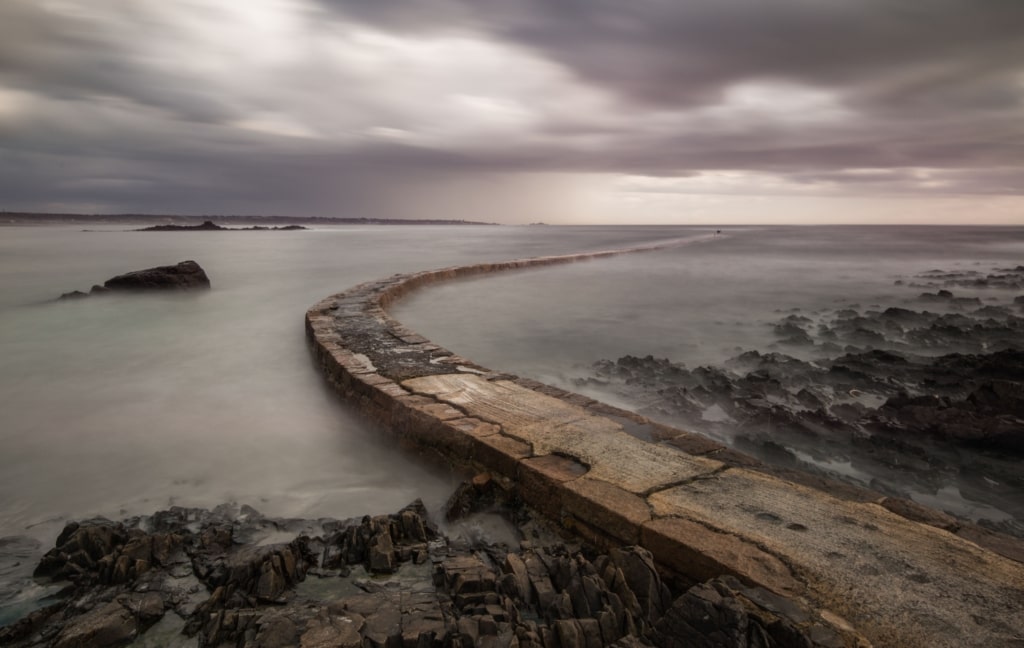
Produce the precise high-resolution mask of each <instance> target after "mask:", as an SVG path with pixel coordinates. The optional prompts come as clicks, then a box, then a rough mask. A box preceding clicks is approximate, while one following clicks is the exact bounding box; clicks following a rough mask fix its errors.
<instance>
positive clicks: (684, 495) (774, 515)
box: [650, 469, 1024, 646]
mask: <svg viewBox="0 0 1024 648" xmlns="http://www.w3.org/2000/svg"><path fill="white" fill-rule="evenodd" d="M650 501H651V503H652V505H653V507H654V511H655V514H656V515H659V516H676V517H678V518H680V519H682V518H688V519H692V520H698V521H700V523H701V524H703V525H707V526H708V527H709V528H712V529H716V530H718V531H719V532H720V533H722V534H724V535H728V536H733V537H735V538H739V539H744V540H745V541H746V542H748V543H751V544H752V545H756V546H757V547H760V548H763V549H764V550H765V551H768V552H771V555H773V556H775V557H777V558H778V559H779V560H782V561H784V562H785V563H787V564H791V565H795V566H799V570H800V578H801V579H802V580H805V582H806V583H807V586H808V588H809V589H810V591H811V593H812V596H813V599H814V600H815V601H816V602H817V603H818V604H819V605H822V606H823V607H824V608H826V609H833V610H836V611H837V612H839V613H840V614H842V615H844V616H846V617H848V618H850V619H852V620H856V619H858V618H861V619H863V618H864V613H865V611H866V610H877V611H878V612H877V613H876V615H877V616H876V617H875V618H876V621H875V623H877V624H878V626H877V627H874V628H870V631H872V632H874V633H876V634H875V639H874V640H875V641H878V642H879V643H888V644H890V645H914V642H917V641H918V640H919V639H920V638H921V637H930V638H929V640H928V641H929V642H930V643H931V645H945V646H958V645H960V646H962V645H971V644H972V643H974V644H975V645H977V642H979V641H982V643H986V644H988V645H997V644H999V643H1000V639H999V637H1000V636H1001V635H1002V633H1003V632H1004V631H1003V630H1002V628H1012V627H1015V626H1019V624H1020V621H1021V619H1020V616H1019V615H1018V614H1016V613H1015V612H1011V611H1010V608H1008V607H1007V605H1010V606H1011V607H1013V606H1016V605H1020V604H1022V603H1024V568H1022V566H1021V564H1020V563H1016V562H1014V561H1011V560H1008V559H1006V558H1003V557H1001V556H997V555H995V554H993V553H991V552H988V551H985V550H983V549H981V548H979V547H978V546H977V545H974V544H972V543H969V542H966V541H964V540H962V539H960V538H958V537H957V536H955V535H953V534H950V533H947V532H945V531H942V530H939V529H936V528H933V527H930V526H926V525H922V524H919V523H916V522H911V521H909V520H907V519H906V518H903V517H900V516H898V515H895V514H893V513H891V512H890V511H888V510H886V509H884V508H883V507H881V506H878V505H876V504H863V503H855V502H848V501H844V500H838V499H835V498H831V497H828V496H827V495H824V494H823V493H821V492H818V491H814V490H811V489H808V488H805V487H803V486H798V485H796V484H789V483H785V482H781V481H779V480H777V479H773V478H771V477H768V476H766V475H761V474H758V473H754V472H750V471H745V470H741V469H732V470H728V471H726V472H724V473H722V474H720V475H717V476H716V477H715V478H714V479H711V480H706V481H695V482H693V483H690V484H686V485H683V486H678V487H676V488H673V489H670V490H668V491H664V492H662V493H657V494H655V495H653V496H652V497H651V498H650ZM666 531H667V532H666V533H664V534H663V535H665V536H676V535H678V534H675V533H671V531H668V530H666ZM702 551H707V550H702ZM709 553H710V552H709ZM721 562H723V564H729V563H730V562H732V563H734V564H735V562H736V561H735V560H732V559H729V558H728V557H723V559H722V561H721ZM738 571H739V570H737V572H738ZM734 573H735V572H734ZM736 575H738V576H740V577H746V576H747V574H742V573H736ZM751 581H752V582H758V583H759V584H761V585H763V586H765V587H767V588H769V589H773V590H775V591H777V592H779V591H781V593H788V592H786V590H784V589H781V588H778V587H775V586H773V583H772V582H768V581H767V579H766V580H765V581H764V582H761V581H758V580H755V579H753V578H752V579H751ZM896 610H899V612H898V613H896V612H895V611H896ZM982 611H984V612H982ZM896 618H898V619H899V623H892V622H891V621H890V622H888V623H886V619H889V620H893V619H896ZM979 618H984V619H986V620H987V622H986V623H982V624H979V623H978V621H977V619H979ZM936 624H939V625H936ZM940 626H941V628H942V632H941V633H939V635H938V636H936V631H935V630H936V628H937V627H940ZM864 630H865V631H868V630H869V629H868V628H864ZM982 637H987V639H985V640H982ZM989 642H991V643H989Z"/></svg>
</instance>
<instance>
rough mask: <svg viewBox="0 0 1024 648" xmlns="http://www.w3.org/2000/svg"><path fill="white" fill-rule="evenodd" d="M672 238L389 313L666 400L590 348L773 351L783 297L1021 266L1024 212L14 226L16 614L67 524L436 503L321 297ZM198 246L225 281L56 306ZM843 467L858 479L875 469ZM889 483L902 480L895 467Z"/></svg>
mask: <svg viewBox="0 0 1024 648" xmlns="http://www.w3.org/2000/svg"><path fill="white" fill-rule="evenodd" d="M665 241H674V242H676V243H679V245H677V246H675V247H671V248H667V249H660V250H656V251H649V252H643V253H638V254H630V255H624V256H618V257H610V258H605V259H601V260H595V261H588V262H582V263H574V264H568V265H561V266H548V267H544V268H539V269H532V270H524V271H517V272H510V273H505V274H496V275H490V276H483V277H476V278H473V279H467V280H459V281H455V282H451V283H445V284H438V285H435V286H431V287H428V288H425V289H423V290H421V291H419V292H416V293H414V294H413V295H411V296H409V297H407V298H406V299H405V300H403V301H402V302H400V303H399V304H398V305H396V306H395V307H394V308H393V309H392V313H393V314H394V315H396V316H397V318H398V319H399V320H401V321H403V322H404V323H405V324H407V325H408V326H410V327H411V328H412V329H414V330H416V331H417V332H419V333H421V334H423V335H425V336H427V337H428V338H430V339H432V340H433V341H435V342H437V343H439V344H441V345H442V346H445V347H447V348H449V349H451V350H453V351H455V352H457V353H459V354H460V355H463V356H466V357H469V358H471V359H473V360H474V361H476V362H477V363H479V364H482V365H485V366H488V367H490V368H493V369H500V370H503V371H506V372H510V373H515V374H519V375H522V376H525V377H530V378H535V379H538V380H541V381H544V382H548V383H551V384H554V385H557V386H560V387H564V388H568V389H573V390H575V391H583V392H586V393H589V394H590V395H593V396H596V397H600V398H604V399H605V400H608V401H610V402H612V403H613V404H615V405H618V406H620V407H626V408H630V409H635V410H649V409H650V407H649V406H650V404H651V403H650V400H649V398H647V397H643V396H641V397H637V396H630V395H629V394H623V393H622V392H621V391H620V390H610V389H603V388H601V387H600V386H599V385H598V386H595V385H593V384H589V383H587V382H586V380H585V379H586V378H587V377H588V376H591V375H592V374H593V367H594V363H595V362H598V361H600V360H602V359H615V358H618V357H620V356H623V355H635V356H645V355H653V356H656V357H664V358H669V359H671V360H672V361H674V362H680V363H685V364H686V365H687V366H691V367H696V366H701V365H705V364H716V363H722V362H724V361H725V360H726V359H728V358H729V357H731V356H734V355H736V354H737V353H738V352H741V351H743V350H750V349H767V348H769V347H771V345H772V344H774V343H775V342H776V339H775V337H773V334H772V326H771V323H772V322H773V321H775V320H777V319H778V317H779V313H780V312H788V311H792V310H793V309H801V310H802V311H805V312H813V311H815V310H817V309H822V308H827V307H834V306H835V305H836V304H839V303H844V304H845V303H859V304H864V305H871V304H882V305H884V304H887V303H890V302H891V303H898V302H899V301H900V300H904V299H906V298H907V295H908V292H907V288H906V286H905V285H897V284H896V283H895V282H896V281H900V280H901V279H900V278H908V277H914V276H916V275H918V274H919V273H922V272H927V271H930V270H933V269H956V268H959V269H965V268H983V269H985V270H988V269H989V268H995V267H1001V266H1010V267H1012V266H1017V265H1019V264H1022V263H1024V228H995V227H991V228H983V227H957V228H951V227H754V226H751V227H729V228H721V229H720V230H719V228H715V227H685V226H541V225H537V226H475V225H450V226H442V225H429V226H428V225H352V226H330V227H316V228H313V229H308V230H301V231H236V232H225V231H219V232H139V231H130V228H129V227H128V226H126V225H124V224H117V225H110V224H97V225H90V226H83V225H82V224H75V225H53V224H48V225H35V226H24V225H6V226H0V359H2V360H0V624H3V623H6V622H10V621H11V620H12V619H14V618H16V617H17V616H18V615H19V614H20V613H22V612H23V611H24V610H25V609H27V606H30V605H31V604H32V601H34V600H35V599H37V598H38V596H39V594H40V592H41V591H43V590H42V589H40V588H41V586H40V585H39V584H36V583H34V581H32V580H31V579H30V571H31V566H32V565H33V564H34V562H35V561H36V560H38V557H39V556H40V555H41V554H42V553H43V552H44V551H45V550H46V549H47V548H49V547H50V546H52V544H53V541H54V539H55V537H56V535H57V534H58V533H59V532H60V530H61V528H62V527H63V526H64V525H65V524H66V523H67V522H68V521H70V520H74V519H82V518H87V517H93V516H106V517H109V518H112V519H121V518H125V517H127V516H132V515H142V514H147V513H152V512H154V511H157V510H160V509H164V508H167V507H169V506H198V507H213V506H217V505H219V504H221V503H225V502H234V503H238V504H247V505H250V506H252V507H254V508H256V509H257V510H259V511H261V512H262V513H264V514H266V515H271V516H281V517H304V518H315V517H334V518H342V519H344V518H350V517H354V516H360V515H364V514H376V513H387V512H393V511H396V510H398V509H399V508H401V507H402V506H404V505H406V504H408V503H409V502H411V501H413V500H414V499H417V498H419V499H422V500H423V501H424V502H425V504H426V505H427V507H428V509H429V510H432V511H438V510H440V508H441V507H442V506H443V503H444V501H445V500H446V499H447V497H448V496H449V494H450V493H451V492H452V490H453V488H454V487H455V485H456V482H457V480H458V479H459V478H458V477H457V476H453V475H451V474H450V473H449V472H447V471H446V470H444V469H442V468H439V467H437V466H435V465H433V464H431V463H430V462H427V461H423V460H422V458H420V457H417V456H415V455H413V454H410V453H409V452H408V451H406V450H403V449H402V448H399V447H398V445H397V443H396V440H395V439H394V438H392V437H391V436H389V434H388V432H387V430H384V429H381V428H379V427H377V426H375V425H373V424H371V423H369V422H368V421H366V420H364V419H362V418H361V417H360V416H359V415H358V414H357V413H355V412H354V411H352V410H351V409H350V408H349V406H348V405H347V404H346V403H345V402H343V401H342V400H341V399H340V398H339V397H337V396H336V395H335V394H334V393H333V392H331V391H330V390H329V389H328V388H327V387H326V385H325V383H324V381H323V379H322V377H321V376H320V374H319V373H318V371H317V369H316V367H315V365H314V363H313V361H312V358H311V355H310V353H309V351H308V347H307V343H306V340H305V334H304V328H303V316H304V313H305V311H306V309H307V308H308V307H310V306H311V305H312V304H314V303H315V302H317V301H318V300H320V299H322V298H324V297H326V296H328V295H330V294H333V293H337V292H341V291H343V290H345V289H347V288H349V287H352V286H354V285H356V284H359V283H361V282H364V281H369V280H372V279H377V278H381V277H386V276H389V275H392V274H395V273H403V272H412V271H419V270H426V269H432V268H440V267H447V266H454V265H462V264H468V263H478V262H492V261H501V260H510V259H516V258H527V257H537V256H548V255H557V254H569V253H576V252H586V251H596V250H607V249H615V248H621V247H631V246H638V245H652V244H657V243H659V242H665ZM186 259H192V260H195V261H197V262H198V263H199V264H200V265H201V266H202V267H203V268H205V270H206V272H207V274H208V275H209V277H210V280H211V284H212V289H211V290H209V291H204V292H202V293H198V294H180V295H131V296H96V297H90V298H87V299H79V300H57V299H56V298H57V297H58V296H60V295H61V294H62V293H65V292H69V291H72V290H83V291H87V290H88V289H89V288H90V286H92V285H93V284H100V283H102V282H103V281H104V280H106V279H108V278H110V277H112V276H114V275H117V274H121V273H124V272H127V271H131V270H137V269H142V268H147V267H152V266H158V265H167V264H173V263H177V262H179V261H183V260H186ZM961 293H963V294H965V295H968V294H969V295H975V294H980V295H981V296H982V297H983V298H984V299H986V300H990V301H993V302H994V301H996V300H999V301H1000V302H1012V300H1013V298H1014V297H1015V296H1016V295H1018V294H1019V293H1018V292H1014V291H1013V290H1010V289H1005V288H995V289H993V288H989V289H985V290H982V289H980V288H979V289H977V290H968V289H965V290H962V291H958V294H961ZM1022 346H1024V341H1022ZM724 440H725V441H726V442H728V441H729V439H728V438H726V439H724ZM805 454H806V455H807V456H808V457H809V459H808V461H810V462H812V463H813V462H815V461H816V462H817V464H818V466H819V467H822V466H823V465H824V467H825V468H829V466H827V465H825V464H828V463H829V460H822V459H821V458H820V457H817V458H815V457H813V456H812V455H813V454H814V453H805ZM1008 461H1009V460H1008ZM833 463H834V464H835V465H834V466H832V467H831V468H830V469H832V470H834V471H835V472H836V473H837V474H839V475H841V476H842V477H843V478H846V479H851V480H854V481H856V480H862V481H865V482H870V481H871V479H877V478H879V476H878V475H865V474H862V472H858V470H857V469H855V468H854V467H852V466H849V465H847V463H848V462H844V460H843V458H842V457H838V458H834V460H833ZM897 473H898V471H897ZM884 478H885V479H886V480H887V483H889V484H895V485H894V486H893V488H899V475H898V474H887V475H885V476H884ZM915 489H917V490H915ZM923 490H926V489H921V488H920V487H919V485H915V484H908V485H906V488H905V493H904V494H905V495H907V496H910V497H913V498H914V499H917V500H919V501H921V502H923V503H926V504H929V505H932V506H937V507H939V508H942V509H944V510H950V511H951V512H953V513H955V514H957V515H961V516H964V517H967V518H971V519H982V518H984V519H996V520H1001V519H1024V488H1022V489H1021V490H1020V491H1019V492H1018V491H1013V490H1012V489H1011V490H1010V491H1009V494H1007V489H1006V488H1004V487H1002V486H999V487H994V491H993V492H994V493H996V496H994V497H992V498H989V499H987V500H986V499H985V497H984V495H985V494H984V493H978V492H975V491H972V492H970V493H966V494H965V493H964V492H962V491H963V489H962V488H960V487H959V486H958V484H957V482H956V481H955V480H954V481H952V482H951V483H945V484H943V485H941V486H940V487H938V488H935V489H933V492H923ZM918 491H921V492H918Z"/></svg>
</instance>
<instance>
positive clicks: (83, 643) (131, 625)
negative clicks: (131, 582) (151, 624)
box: [53, 601, 139, 648]
mask: <svg viewBox="0 0 1024 648" xmlns="http://www.w3.org/2000/svg"><path fill="white" fill-rule="evenodd" d="M138 631H139V626H138V621H137V620H136V619H135V617H134V616H133V615H132V613H131V612H129V611H128V610H127V609H126V608H125V607H124V606H123V605H122V604H121V603H120V602H118V601H111V602H109V603H106V604H104V605H101V606H98V607H96V608H95V609H93V610H91V611H89V612H86V613H85V614H83V615H82V616H80V617H78V618H77V619H75V620H74V622H72V623H71V624H69V625H68V626H66V627H65V628H64V630H63V631H62V632H61V633H60V634H59V635H57V639H56V640H55V641H54V643H53V647H54V648H87V647H90V648H91V647H93V646H95V647H96V648H100V647H101V646H116V645H119V644H123V643H126V642H128V641H130V640H131V639H134V638H135V636H136V634H138Z"/></svg>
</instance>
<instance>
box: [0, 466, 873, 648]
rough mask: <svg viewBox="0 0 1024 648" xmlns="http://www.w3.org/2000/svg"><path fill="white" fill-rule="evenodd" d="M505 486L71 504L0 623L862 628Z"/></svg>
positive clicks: (286, 642)
mask: <svg viewBox="0 0 1024 648" xmlns="http://www.w3.org/2000/svg"><path fill="white" fill-rule="evenodd" d="M510 495H511V491H508V492H506V491H505V490H503V489H502V486H501V484H500V481H499V480H495V479H493V478H492V477H491V476H490V475H478V476H477V477H476V478H474V480H473V481H472V482H467V483H466V484H464V485H463V486H462V487H461V488H460V489H459V490H458V491H457V492H456V494H455V495H453V497H452V500H451V501H450V502H449V507H448V511H449V517H453V518H458V519H460V520H461V521H459V520H456V521H454V522H453V523H452V526H451V527H450V528H449V533H448V535H445V534H444V533H442V532H441V531H440V530H439V529H438V527H437V525H435V524H434V523H433V522H432V521H431V520H430V518H429V516H428V515H427V513H426V511H425V510H424V508H423V506H422V504H421V503H419V502H414V503H413V504H411V505H410V506H408V507H406V508H404V509H402V510H401V511H399V512H397V513H395V514H392V515H378V516H373V517H371V516H366V517H363V518H361V519H353V520H347V521H339V520H333V519H318V520H298V519H276V518H268V517H264V516H262V515H260V514H259V513H258V512H257V511H255V510H253V509H252V508H249V507H246V506H242V507H237V506H233V505H223V506H220V507H218V508H216V509H214V510H212V511H209V510H202V509H187V508H172V509H169V510H166V511H160V512H157V513H154V514H153V515H150V516H142V517H134V518H130V519H127V520H123V521H120V522H112V521H110V520H106V519H93V520H85V521H82V522H72V523H70V524H68V525H67V526H66V527H65V529H64V530H63V532H62V533H61V534H60V536H59V537H58V538H57V541H56V546H55V547H54V548H53V549H51V550H50V551H49V552H48V553H47V554H46V555H45V556H44V558H43V559H42V561H41V562H40V563H39V565H38V567H37V568H36V570H35V575H36V576H37V577H39V578H50V579H54V580H55V581H58V582H62V583H66V586H65V587H64V588H63V589H62V590H61V591H60V592H59V594H57V595H56V596H54V597H53V598H52V599H51V600H49V601H47V602H46V604H45V606H44V607H41V608H40V609H38V610H36V611H34V612H32V613H30V614H28V615H27V616H25V617H24V618H22V619H21V620H20V621H17V622H15V623H13V624H11V625H8V626H6V627H3V628H0V645H3V646H12V647H18V648H28V647H33V648H34V647H44V646H45V647H48V648H72V647H78V646H90V647H93V646H95V647H100V646H116V645H126V644H131V645H139V646H200V647H205V646H236V647H239V648H243V647H244V648H275V647H285V646H302V647H304V648H313V647H320V646H322V647H324V648H326V647H338V646H351V647H353V648H354V647H373V648H385V647H388V648H390V647H398V646H403V647H410V648H412V647H417V648H427V647H431V646H436V647H442V646H446V647H447V646H454V647H459V648H464V647H468V646H488V647H491V646H493V647H509V646H519V647H524V648H525V647H527V646H537V647H544V648H591V647H595V648H596V647H597V646H609V645H613V646H623V647H625V646H640V645H645V646H646V645H651V646H672V647H675V646H707V647H718V646H721V647H722V648H725V647H726V646H729V647H732V646H747V645H750V646H755V645H756V646H765V647H768V646H780V647H781V646H808V647H812V646H814V647H816V646H821V647H823V648H824V647H828V648H838V647H853V646H863V645H867V643H866V641H865V640H863V638H862V637H860V636H859V635H858V634H857V633H855V632H853V631H852V630H851V629H849V628H848V627H844V625H843V624H842V623H841V622H839V621H837V620H832V619H828V618H826V617H822V616H821V615H820V614H818V613H817V612H815V611H813V610H812V609H810V608H808V607H806V606H805V605H803V604H800V603H798V602H796V601H794V600H790V599H786V598H783V597H780V596H778V595H776V594H773V593H771V592H769V591H767V590H765V589H762V588H758V587H749V586H746V585H744V584H742V583H740V582H739V581H738V580H736V579H735V578H733V577H731V576H723V577H719V578H714V579H712V580H710V581H707V582H704V583H697V584H693V583H687V582H684V581H681V580H679V579H678V578H675V577H666V576H665V575H663V574H661V573H659V571H658V570H657V569H656V568H655V566H654V562H653V559H652V557H651V554H650V553H649V552H648V551H646V550H645V549H643V548H640V547H635V546H632V547H622V548H614V549H611V550H610V551H608V552H606V553H601V552H599V551H597V550H596V549H594V548H592V547H588V546H586V545H585V544H584V543H581V542H580V541H579V540H578V539H566V538H564V537H561V536H559V535H558V533H556V532H555V530H553V528H551V527H550V526H548V524H547V523H546V522H545V521H544V520H543V519H542V518H541V517H539V516H537V515H535V514H534V513H533V512H531V511H530V510H528V509H527V508H525V507H523V506H522V505H520V504H517V503H515V502H514V501H512V500H510V499H509V496H510ZM481 515H484V516H491V517H492V518H493V517H495V516H498V515H500V516H502V517H501V519H503V520H504V521H505V524H506V526H507V527H508V528H509V529H511V530H512V532H513V533H514V538H513V540H511V541H510V542H499V541H496V540H495V539H494V538H490V539H489V538H487V537H485V536H483V535H481V534H480V533H479V532H474V530H475V529H478V528H479V527H476V526H474V525H475V524H477V522H476V520H477V519H478V517H477V516H481ZM510 544H511V545H512V546H509V545H510Z"/></svg>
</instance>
